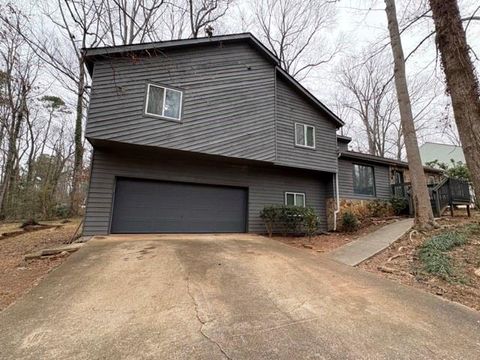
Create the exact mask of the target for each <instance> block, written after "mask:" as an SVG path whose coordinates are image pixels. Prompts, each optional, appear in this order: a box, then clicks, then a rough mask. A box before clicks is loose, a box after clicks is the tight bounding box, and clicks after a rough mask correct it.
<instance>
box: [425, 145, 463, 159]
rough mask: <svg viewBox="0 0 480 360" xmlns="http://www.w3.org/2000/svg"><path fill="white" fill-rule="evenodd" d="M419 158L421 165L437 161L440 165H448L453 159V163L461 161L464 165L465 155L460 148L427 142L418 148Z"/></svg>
mask: <svg viewBox="0 0 480 360" xmlns="http://www.w3.org/2000/svg"><path fill="white" fill-rule="evenodd" d="M420 157H421V158H422V163H424V164H426V163H427V162H430V161H435V160H438V161H439V162H441V163H446V164H450V161H451V160H452V159H453V160H454V161H455V162H459V161H461V162H462V163H464V164H465V155H464V154H463V149H462V147H461V146H456V145H449V144H438V143H431V142H427V143H425V144H423V145H422V146H420Z"/></svg>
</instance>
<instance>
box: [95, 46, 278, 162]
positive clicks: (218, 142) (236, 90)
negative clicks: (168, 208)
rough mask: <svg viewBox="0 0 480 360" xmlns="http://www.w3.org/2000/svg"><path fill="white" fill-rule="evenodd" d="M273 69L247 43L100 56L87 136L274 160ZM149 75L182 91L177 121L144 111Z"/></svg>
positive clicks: (150, 79) (158, 81) (156, 80)
mask: <svg viewBox="0 0 480 360" xmlns="http://www.w3.org/2000/svg"><path fill="white" fill-rule="evenodd" d="M274 72H275V70H274V66H272V64H271V63H269V62H268V61H267V60H266V59H265V58H264V57H263V56H261V55H260V54H259V53H258V52H257V51H256V50H255V49H253V48H252V47H251V46H250V45H249V44H248V43H228V44H222V46H220V45H218V44H216V45H206V46H198V47H192V48H183V49H170V50H165V51H162V52H161V55H152V56H151V57H147V56H142V57H139V56H138V55H136V56H135V57H129V56H124V57H116V58H113V57H112V58H111V59H105V60H99V61H97V62H96V63H95V66H94V71H93V77H92V95H91V101H90V108H89V112H88V122H87V129H86V136H87V137H88V138H89V139H90V140H93V142H94V140H95V139H103V140H114V141H118V142H124V143H131V144H140V145H149V146H157V147H163V148H170V149H178V150H185V151H194V152H200V153H206V154H214V155H223V156H228V157H235V158H245V159H253V160H263V161H270V162H273V161H274V159H275V138H274V136H275V129H274V102H275V101H274V97H275V96H274V95H275V91H274V85H275V74H274ZM149 82H152V83H156V84H160V85H165V86H171V87H175V88H180V89H182V90H183V91H184V93H183V96H184V99H183V111H182V112H183V115H182V120H181V122H174V121H168V120H163V119H158V118H152V117H146V116H144V115H143V113H144V105H145V94H146V86H147V83H149Z"/></svg>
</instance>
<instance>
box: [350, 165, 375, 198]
mask: <svg viewBox="0 0 480 360" xmlns="http://www.w3.org/2000/svg"><path fill="white" fill-rule="evenodd" d="M353 192H354V193H355V194H357V195H368V196H375V174H374V171H373V166H368V165H360V164H353Z"/></svg>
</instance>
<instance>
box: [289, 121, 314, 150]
mask: <svg viewBox="0 0 480 360" xmlns="http://www.w3.org/2000/svg"><path fill="white" fill-rule="evenodd" d="M297 125H300V126H303V134H304V141H305V144H299V143H297ZM309 127H310V128H312V130H313V146H309V145H308V144H307V128H309ZM315 132H316V129H315V126H313V125H308V124H304V123H299V122H296V123H295V124H294V133H295V134H294V136H295V146H297V147H301V148H305V149H315V147H316V141H315Z"/></svg>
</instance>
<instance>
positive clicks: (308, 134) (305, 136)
mask: <svg viewBox="0 0 480 360" xmlns="http://www.w3.org/2000/svg"><path fill="white" fill-rule="evenodd" d="M295 145H296V146H301V147H306V148H311V149H314V148H315V127H314V126H311V125H306V124H299V123H295Z"/></svg>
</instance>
